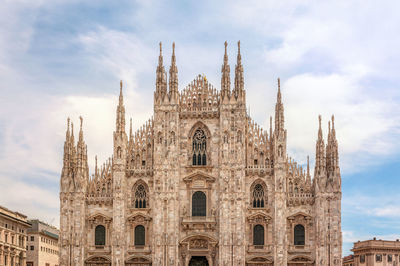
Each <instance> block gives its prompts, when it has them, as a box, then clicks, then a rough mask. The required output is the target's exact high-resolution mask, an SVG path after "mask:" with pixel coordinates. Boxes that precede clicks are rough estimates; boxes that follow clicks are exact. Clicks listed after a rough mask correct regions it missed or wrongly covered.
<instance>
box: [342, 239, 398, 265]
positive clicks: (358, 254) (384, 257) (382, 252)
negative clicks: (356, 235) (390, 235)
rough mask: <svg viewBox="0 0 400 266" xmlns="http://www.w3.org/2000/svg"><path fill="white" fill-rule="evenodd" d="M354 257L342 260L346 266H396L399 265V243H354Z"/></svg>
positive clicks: (380, 241)
mask: <svg viewBox="0 0 400 266" xmlns="http://www.w3.org/2000/svg"><path fill="white" fill-rule="evenodd" d="M351 251H353V252H354V255H351V257H349V256H347V257H345V258H343V265H346V266H377V265H379V266H398V265H400V242H399V240H396V241H388V240H376V238H374V239H372V240H366V241H358V242H356V243H354V246H353V249H352V250H351Z"/></svg>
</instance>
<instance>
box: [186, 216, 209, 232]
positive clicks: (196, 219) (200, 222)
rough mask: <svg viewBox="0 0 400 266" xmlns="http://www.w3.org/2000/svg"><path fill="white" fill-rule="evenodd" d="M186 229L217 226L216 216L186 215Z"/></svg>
mask: <svg viewBox="0 0 400 266" xmlns="http://www.w3.org/2000/svg"><path fill="white" fill-rule="evenodd" d="M182 226H183V229H184V230H211V231H214V230H215V229H216V227H217V221H216V219H215V216H186V217H184V218H182Z"/></svg>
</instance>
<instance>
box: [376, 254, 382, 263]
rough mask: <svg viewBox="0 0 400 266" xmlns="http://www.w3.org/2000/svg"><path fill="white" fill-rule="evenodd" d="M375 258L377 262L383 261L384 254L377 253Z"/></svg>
mask: <svg viewBox="0 0 400 266" xmlns="http://www.w3.org/2000/svg"><path fill="white" fill-rule="evenodd" d="M375 260H376V262H381V261H382V254H376V255H375Z"/></svg>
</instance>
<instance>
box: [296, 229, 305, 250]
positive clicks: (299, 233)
mask: <svg viewBox="0 0 400 266" xmlns="http://www.w3.org/2000/svg"><path fill="white" fill-rule="evenodd" d="M294 245H295V246H304V245H305V230H304V226H303V225H301V224H298V225H296V226H295V227H294Z"/></svg>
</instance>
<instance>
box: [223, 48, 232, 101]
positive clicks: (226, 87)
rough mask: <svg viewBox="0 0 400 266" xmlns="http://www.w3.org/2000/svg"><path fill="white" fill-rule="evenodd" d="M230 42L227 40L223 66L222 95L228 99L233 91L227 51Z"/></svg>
mask: <svg viewBox="0 0 400 266" xmlns="http://www.w3.org/2000/svg"><path fill="white" fill-rule="evenodd" d="M227 46H228V43H227V42H226V41H225V54H224V64H223V65H222V68H221V73H222V77H221V96H222V98H223V99H225V98H226V99H228V98H229V97H230V93H231V78H230V67H229V64H228V53H227Z"/></svg>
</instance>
